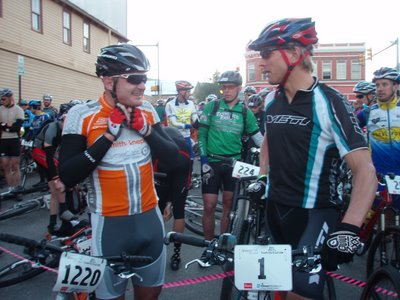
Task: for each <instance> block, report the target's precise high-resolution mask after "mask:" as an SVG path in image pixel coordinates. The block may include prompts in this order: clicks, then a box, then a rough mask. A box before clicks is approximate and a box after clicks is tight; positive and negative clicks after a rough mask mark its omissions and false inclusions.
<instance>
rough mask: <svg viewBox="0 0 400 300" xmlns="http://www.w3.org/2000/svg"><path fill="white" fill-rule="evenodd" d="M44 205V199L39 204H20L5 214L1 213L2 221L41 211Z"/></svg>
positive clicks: (32, 202) (30, 202) (31, 202)
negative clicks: (37, 210) (33, 211)
mask: <svg viewBox="0 0 400 300" xmlns="http://www.w3.org/2000/svg"><path fill="white" fill-rule="evenodd" d="M42 204H43V199H42V200H41V201H40V200H38V201H37V202H34V201H29V202H26V203H18V204H16V205H14V206H13V207H11V208H10V209H7V210H5V211H4V212H0V221H2V220H5V219H9V218H12V217H15V216H19V215H22V214H24V213H27V212H30V211H32V210H35V209H39V208H40V207H41V206H42Z"/></svg>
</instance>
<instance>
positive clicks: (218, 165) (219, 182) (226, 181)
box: [201, 161, 237, 195]
mask: <svg viewBox="0 0 400 300" xmlns="http://www.w3.org/2000/svg"><path fill="white" fill-rule="evenodd" d="M210 166H211V168H212V169H213V172H214V176H212V177H211V178H210V179H209V180H208V182H207V183H206V182H204V180H203V182H202V184H201V192H202V193H203V194H217V195H218V193H219V190H220V189H221V187H223V190H224V191H227V192H234V191H235V185H236V181H237V179H236V178H234V177H232V171H233V167H232V166H231V165H230V164H227V163H226V162H221V161H219V162H210Z"/></svg>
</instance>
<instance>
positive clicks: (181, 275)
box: [0, 195, 365, 300]
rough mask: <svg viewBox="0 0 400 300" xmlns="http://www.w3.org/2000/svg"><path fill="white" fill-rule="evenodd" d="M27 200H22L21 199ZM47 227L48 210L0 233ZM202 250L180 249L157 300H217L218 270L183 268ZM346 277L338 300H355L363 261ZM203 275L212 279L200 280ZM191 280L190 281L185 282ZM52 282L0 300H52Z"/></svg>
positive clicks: (17, 289)
mask: <svg viewBox="0 0 400 300" xmlns="http://www.w3.org/2000/svg"><path fill="white" fill-rule="evenodd" d="M29 197H31V196H30V195H26V196H24V198H25V199H27V198H29ZM14 203H15V201H14V200H7V201H3V202H2V208H5V207H7V206H9V205H12V204H14ZM47 223H48V210H47V209H40V210H38V211H35V212H31V213H29V214H26V215H22V216H18V217H14V218H12V219H8V220H4V221H0V231H1V232H6V233H12V234H16V235H20V236H24V237H29V238H33V239H37V240H40V239H42V238H44V235H45V233H46V226H47ZM171 226H172V220H170V221H169V222H168V223H167V224H166V230H167V231H168V230H171ZM0 246H1V247H4V248H6V249H8V250H10V251H12V252H15V253H21V249H20V247H17V246H14V245H9V244H6V243H3V242H0ZM201 252H202V249H200V248H196V247H191V246H186V245H185V246H183V248H182V251H181V255H182V265H181V268H180V269H179V270H178V271H172V270H170V268H169V265H167V269H166V280H165V282H166V285H165V288H164V289H163V291H162V293H161V296H160V298H159V299H161V300H165V299H175V300H187V299H210V300H213V299H219V290H220V286H221V282H222V279H218V278H219V277H220V276H219V275H220V274H221V272H222V270H221V269H220V267H218V266H213V267H210V268H207V269H203V268H200V267H199V266H197V265H195V264H193V265H191V266H190V267H189V268H188V269H185V268H184V265H185V264H186V263H187V262H189V261H191V260H192V259H195V258H199V257H200V255H201ZM171 255H172V245H170V246H168V261H169V257H170V256H171ZM12 259H13V258H12V256H10V255H9V254H8V253H2V254H1V255H0V265H4V264H5V263H6V262H7V261H9V260H12ZM336 273H337V274H339V275H344V276H345V277H346V282H344V281H343V280H339V279H334V283H335V287H336V292H337V295H338V297H337V298H338V299H358V298H359V297H360V295H361V291H362V289H361V288H360V287H358V286H354V285H352V284H349V283H347V282H348V281H349V280H350V279H351V278H354V279H356V280H360V281H365V257H356V258H355V261H354V262H353V263H352V264H349V265H345V266H343V267H342V268H341V270H340V271H337V272H336ZM206 275H215V276H210V277H206V278H205V277H204V276H206ZM189 279H191V280H189ZM55 281H56V274H55V273H53V272H49V271H47V272H44V273H42V274H40V275H38V276H36V277H35V278H32V279H30V280H27V281H25V282H22V283H20V284H17V285H14V286H11V287H7V288H2V289H0V299H3V300H4V299H20V300H34V299H43V300H48V299H54V298H55V293H54V292H52V288H53V286H54V284H55ZM126 298H127V299H132V288H129V290H128V292H127V297H126Z"/></svg>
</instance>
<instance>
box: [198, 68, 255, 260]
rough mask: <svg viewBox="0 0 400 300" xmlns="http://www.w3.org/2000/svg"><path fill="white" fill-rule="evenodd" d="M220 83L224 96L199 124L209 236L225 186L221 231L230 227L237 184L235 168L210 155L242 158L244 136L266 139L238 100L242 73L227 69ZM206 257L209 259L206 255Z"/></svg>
mask: <svg viewBox="0 0 400 300" xmlns="http://www.w3.org/2000/svg"><path fill="white" fill-rule="evenodd" d="M218 83H219V84H220V86H221V90H222V91H223V98H222V99H218V100H215V101H212V102H209V103H207V104H206V106H205V108H204V111H203V113H202V115H201V116H200V124H199V146H200V156H201V157H200V159H201V166H202V170H201V171H202V176H203V177H202V179H203V182H202V194H203V202H204V212H203V229H204V237H205V238H206V239H212V238H213V236H214V230H215V225H214V224H215V216H214V213H215V207H216V204H217V200H218V192H219V190H220V188H221V186H223V194H222V199H223V212H222V217H221V233H223V232H225V231H226V230H227V227H228V223H229V213H230V211H231V207H232V199H233V191H234V187H235V178H233V177H232V168H233V167H232V166H231V165H228V164H226V162H223V161H218V160H216V159H213V158H211V157H210V155H212V154H217V155H221V156H226V157H232V158H235V159H238V160H240V159H241V156H242V148H243V147H242V136H243V135H247V136H250V137H251V138H252V139H253V141H254V142H255V143H256V145H258V146H260V144H261V141H262V135H261V133H260V130H259V128H258V125H257V120H256V118H255V116H254V114H253V113H252V112H251V111H250V110H249V109H248V108H247V107H245V106H244V104H243V103H240V102H239V99H238V95H239V92H240V90H241V85H242V76H241V75H240V73H239V72H236V71H227V72H224V73H222V75H221V77H220V78H219V80H218ZM216 105H217V106H216ZM203 258H204V259H205V256H204V257H203Z"/></svg>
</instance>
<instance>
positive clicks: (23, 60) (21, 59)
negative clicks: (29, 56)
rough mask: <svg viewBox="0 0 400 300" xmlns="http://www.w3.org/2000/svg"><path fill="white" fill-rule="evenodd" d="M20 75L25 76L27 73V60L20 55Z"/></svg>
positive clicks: (18, 70)
mask: <svg viewBox="0 0 400 300" xmlns="http://www.w3.org/2000/svg"><path fill="white" fill-rule="evenodd" d="M17 72H18V75H24V73H25V59H24V57H23V56H22V55H18V69H17Z"/></svg>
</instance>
